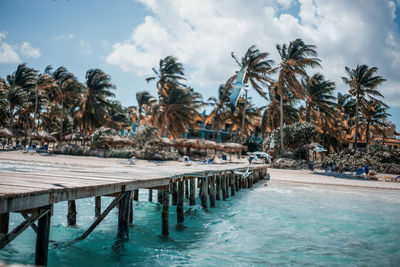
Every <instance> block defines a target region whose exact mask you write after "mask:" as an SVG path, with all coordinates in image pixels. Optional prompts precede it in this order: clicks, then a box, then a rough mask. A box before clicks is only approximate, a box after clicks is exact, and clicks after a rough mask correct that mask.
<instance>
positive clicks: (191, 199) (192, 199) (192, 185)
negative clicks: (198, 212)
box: [189, 178, 196, 206]
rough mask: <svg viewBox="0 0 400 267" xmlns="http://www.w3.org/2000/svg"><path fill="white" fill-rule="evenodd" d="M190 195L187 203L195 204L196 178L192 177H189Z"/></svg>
mask: <svg viewBox="0 0 400 267" xmlns="http://www.w3.org/2000/svg"><path fill="white" fill-rule="evenodd" d="M189 183H190V196H189V205H190V206H194V205H196V180H195V179H194V178H192V179H190V181H189Z"/></svg>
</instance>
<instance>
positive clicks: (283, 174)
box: [0, 151, 400, 190]
mask: <svg viewBox="0 0 400 267" xmlns="http://www.w3.org/2000/svg"><path fill="white" fill-rule="evenodd" d="M0 160H1V161H22V162H30V163H35V162H37V163H41V164H50V165H54V166H57V165H58V166H60V165H61V166H82V167H94V168H106V167H118V166H121V164H123V163H124V162H126V163H127V160H126V159H117V158H98V157H82V156H69V155H40V154H33V155H32V154H29V153H22V152H21V151H0ZM232 163H242V164H243V163H244V164H246V163H248V161H247V159H246V158H242V159H240V160H239V159H238V158H237V157H232ZM160 165H162V166H166V165H167V166H176V167H182V168H184V166H185V164H184V163H183V162H182V161H148V160H137V161H136V164H135V166H154V167H157V166H160ZM132 168H134V166H132ZM268 172H269V173H270V176H271V181H272V182H285V183H301V184H320V185H330V186H350V187H365V188H378V189H396V190H400V182H385V181H382V180H378V181H371V180H365V179H361V178H355V177H353V176H351V175H350V174H337V173H328V174H327V173H325V172H323V171H315V172H312V171H308V170H282V169H272V168H269V169H268ZM392 176H394V175H392ZM378 178H380V179H382V178H383V175H382V174H381V175H379V176H378Z"/></svg>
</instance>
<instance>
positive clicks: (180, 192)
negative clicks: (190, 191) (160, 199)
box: [176, 181, 185, 225]
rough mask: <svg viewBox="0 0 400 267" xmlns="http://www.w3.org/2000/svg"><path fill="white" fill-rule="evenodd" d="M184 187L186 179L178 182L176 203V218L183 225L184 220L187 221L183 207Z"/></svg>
mask: <svg viewBox="0 0 400 267" xmlns="http://www.w3.org/2000/svg"><path fill="white" fill-rule="evenodd" d="M184 187H185V182H184V181H181V182H178V199H177V204H176V219H177V222H178V225H183V222H184V221H185V216H184V209H183V198H184Z"/></svg>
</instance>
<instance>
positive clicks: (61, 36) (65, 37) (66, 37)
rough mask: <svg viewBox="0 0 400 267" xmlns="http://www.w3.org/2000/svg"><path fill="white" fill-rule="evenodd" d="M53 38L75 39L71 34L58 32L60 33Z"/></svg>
mask: <svg viewBox="0 0 400 267" xmlns="http://www.w3.org/2000/svg"><path fill="white" fill-rule="evenodd" d="M54 39H55V40H65V39H69V40H72V39H75V36H74V35H73V34H60V35H57V36H56V37H55V38H54Z"/></svg>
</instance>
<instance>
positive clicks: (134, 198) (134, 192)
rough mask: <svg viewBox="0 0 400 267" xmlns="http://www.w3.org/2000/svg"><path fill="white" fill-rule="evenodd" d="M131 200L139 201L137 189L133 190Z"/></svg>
mask: <svg viewBox="0 0 400 267" xmlns="http://www.w3.org/2000/svg"><path fill="white" fill-rule="evenodd" d="M133 200H134V201H139V189H136V190H133Z"/></svg>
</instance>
